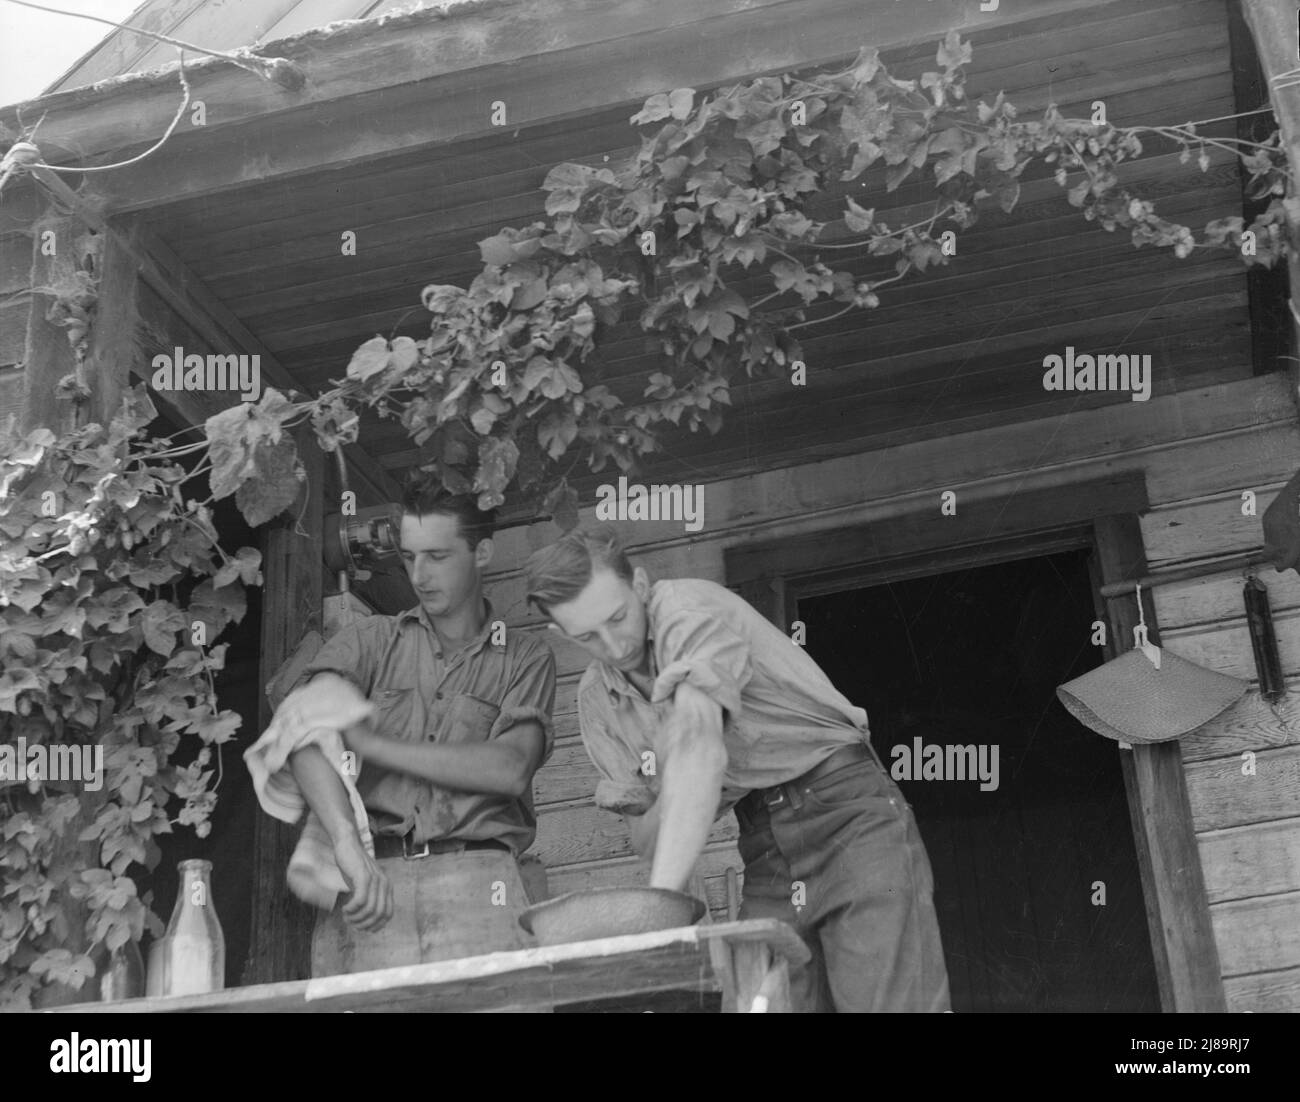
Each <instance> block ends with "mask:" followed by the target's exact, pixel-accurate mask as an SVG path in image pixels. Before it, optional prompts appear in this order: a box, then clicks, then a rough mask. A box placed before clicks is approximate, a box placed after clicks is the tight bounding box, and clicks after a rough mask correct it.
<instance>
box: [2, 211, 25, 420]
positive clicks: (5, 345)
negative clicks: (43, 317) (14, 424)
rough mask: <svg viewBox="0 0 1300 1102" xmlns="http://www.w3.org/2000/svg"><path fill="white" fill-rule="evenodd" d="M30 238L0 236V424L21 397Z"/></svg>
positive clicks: (14, 409) (10, 235)
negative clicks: (21, 364)
mask: <svg viewBox="0 0 1300 1102" xmlns="http://www.w3.org/2000/svg"><path fill="white" fill-rule="evenodd" d="M31 270H32V238H31V235H30V234H21V233H8V234H5V235H4V236H2V237H0V425H2V424H4V422H5V420H6V419H7V418H8V416H9V414H11V413H17V412H18V410H19V407H20V406H21V405H22V400H23V376H22V368H21V367H20V366H19V364H20V363H21V361H22V358H23V347H24V345H25V343H26V341H27V316H28V314H29V313H30V310H31V296H30V295H29V294H27V291H28V289H29V288H30V286H31Z"/></svg>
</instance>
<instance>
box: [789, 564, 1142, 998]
mask: <svg viewBox="0 0 1300 1102" xmlns="http://www.w3.org/2000/svg"><path fill="white" fill-rule="evenodd" d="M1088 554H1089V552H1088V551H1086V550H1079V551H1067V552H1062V553H1056V554H1052V555H1045V556H1041V557H1038V558H1030V559H1021V560H1018V561H1015V562H1006V563H1001V564H998V565H992V566H984V567H978V568H974V569H962V570H959V571H955V572H952V573H948V574H934V575H930V576H926V577H921V578H914V579H912V580H908V581H901V582H890V583H886V584H883V585H872V586H871V587H869V588H863V589H853V590H849V591H846V592H836V593H833V594H826V595H821V596H816V597H804V598H802V599H800V600H799V602H798V613H797V616H798V619H800V620H802V621H803V622H804V623H805V625H806V627H807V648H808V653H809V654H810V655H811V656H812V657H813V658H814V659H816V661H817V662H818V663H819V664H820V665H821V666H822V668H823V669H824V670H825V671H826V672H827V674H828V675H829V676H830V677H831V679H832V680H833V681H834V682H835V684H836V686H837V687H838V688H839V689H840V690H841V691H842V692H843V693H845V695H846V696H848V697H849V699H850V700H852V701H853V702H854V703H855V704H858V705H860V706H862V707H863V708H865V709H866V711H867V718H868V722H869V724H870V728H871V733H872V742H873V744H874V746H875V748H876V750H877V752H878V753H879V754H880V755H881V758H882V760H883V761H884V763H885V765H886V767H888V768H890V769H891V770H893V771H895V776H896V780H897V781H898V784H899V787H900V788H901V789H902V790H903V793H904V794H905V795H906V797H907V799H908V801H909V802H910V803H911V804H912V807H913V809H914V811H915V813H916V817H917V821H918V822H919V824H920V827H921V833H922V835H923V837H924V839H925V844H926V848H927V850H928V851H929V854H930V862H931V865H932V866H933V869H934V879H935V905H936V908H937V910H938V914H939V924H940V928H941V930H942V933H943V941H944V955H945V957H946V960H947V965H948V973H949V978H950V982H951V988H952V1006H953V1009H954V1010H955V1011H958V1012H962V1011H967V1012H970V1011H983V1012H988V1011H1151V1012H1157V1011H1158V1010H1159V1008H1160V1007H1159V995H1158V992H1157V987H1156V976H1155V967H1154V963H1153V961H1152V956H1151V944H1150V938H1149V934H1148V930H1147V921H1146V913H1145V909H1144V904H1143V898H1142V886H1141V882H1140V880H1139V875H1138V867H1137V858H1136V855H1135V852H1134V846H1133V835H1132V828H1131V826H1130V820H1129V810H1128V805H1127V800H1126V797H1125V792H1124V781H1123V776H1122V774H1121V771H1120V761H1119V754H1120V753H1121V751H1120V750H1119V748H1118V746H1117V744H1116V743H1114V742H1110V741H1108V740H1106V739H1103V738H1101V737H1100V736H1098V735H1096V734H1094V733H1093V732H1091V731H1089V730H1087V729H1086V728H1085V727H1083V726H1082V725H1081V724H1079V723H1078V722H1077V721H1076V720H1075V719H1074V718H1073V717H1072V716H1070V715H1069V713H1068V712H1066V710H1065V709H1064V708H1063V707H1062V706H1061V704H1060V702H1059V701H1058V700H1057V698H1056V692H1055V690H1056V687H1057V686H1058V685H1060V684H1062V683H1063V682H1065V681H1068V680H1070V679H1071V678H1073V677H1076V676H1078V675H1080V674H1082V673H1085V672H1086V671H1087V670H1089V669H1092V668H1093V667H1095V666H1097V665H1099V664H1100V662H1101V661H1102V660H1103V656H1102V654H1101V648H1100V647H1097V646H1093V645H1092V643H1091V634H1092V632H1091V624H1092V622H1093V620H1094V619H1095V616H1096V613H1095V611H1094V605H1093V598H1092V591H1091V585H1090V579H1089V573H1088ZM917 738H919V739H921V745H922V748H924V747H925V746H928V745H930V744H938V745H942V746H946V745H949V744H951V745H972V744H974V745H976V746H985V747H988V748H990V749H989V751H988V753H987V756H986V758H985V763H986V764H988V765H991V764H992V751H991V748H992V747H994V746H996V747H997V748H998V758H997V767H998V768H997V787H996V788H991V789H990V790H987V791H982V790H981V783H980V781H979V780H978V779H971V780H953V779H943V780H940V779H931V780H925V779H902V778H901V777H900V776H898V774H899V773H900V772H901V770H902V767H903V764H904V760H905V759H904V758H903V756H902V755H901V753H900V754H898V755H895V754H894V753H892V751H893V749H894V748H895V747H904V748H906V749H907V750H908V751H909V753H911V752H912V751H914V750H915V748H916V744H915V741H914V740H916V739H917ZM1097 882H1101V883H1102V884H1104V886H1105V887H1104V891H1105V903H1104V905H1099V904H1098V903H1096V902H1094V898H1095V897H1097V896H1098V889H1097V888H1096V887H1095V885H1096V884H1097Z"/></svg>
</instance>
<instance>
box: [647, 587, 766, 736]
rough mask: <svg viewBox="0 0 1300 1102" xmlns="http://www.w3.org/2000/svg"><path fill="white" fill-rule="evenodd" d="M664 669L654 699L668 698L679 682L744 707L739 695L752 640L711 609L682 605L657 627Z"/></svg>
mask: <svg viewBox="0 0 1300 1102" xmlns="http://www.w3.org/2000/svg"><path fill="white" fill-rule="evenodd" d="M655 649H656V652H657V655H656V656H657V658H658V659H659V666H660V672H659V676H658V677H657V678H655V683H654V689H653V692H652V695H651V699H652V700H655V701H660V700H666V699H668V698H669V697H671V696H672V695H673V693H674V692H675V691H676V689H677V686H678V685H681V684H687V685H692V686H694V687H695V688H696V689H698V690H699V691H700V692H702V693H704V694H705V695H706V696H707V697H709V699H711V700H713V701H715V702H716V703H717V704H718V705H719V707H721V708H722V711H723V717H724V719H725V718H726V716H727V715H737V714H738V713H739V712H740V694H741V690H743V689H744V687H745V685H746V684H748V682H749V680H750V678H752V677H753V676H754V668H753V665H752V663H751V662H750V653H749V643H748V642H747V641H746V640H745V639H743V638H741V636H739V635H737V634H736V633H735V632H734V631H732V630H731V628H729V627H728V626H727V625H726V624H724V623H723V622H722V621H720V620H719V619H717V618H716V617H714V616H711V615H709V614H708V613H707V612H702V611H699V610H697V609H678V610H676V611H674V612H672V613H671V614H669V615H668V616H665V617H664V618H663V620H662V621H661V622H660V623H658V624H657V625H656V627H655Z"/></svg>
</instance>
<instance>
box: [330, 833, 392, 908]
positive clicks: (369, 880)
mask: <svg viewBox="0 0 1300 1102" xmlns="http://www.w3.org/2000/svg"><path fill="white" fill-rule="evenodd" d="M334 859H335V860H336V861H337V862H338V866H339V871H340V872H341V873H342V874H343V879H344V880H346V881H347V884H348V887H349V888H350V889H351V894H350V895H349V896H348V898H347V902H346V903H344V904H343V912H342V913H343V917H344V919H346V920H347V922H348V923H349V924H350V925H352V926H356V927H357V928H358V929H361V930H367V931H370V932H374V931H375V930H382V929H383V928H384V926H385V925H387V923H388V920H389V919H390V918H392V917H393V885H392V884H391V883H390V882H389V879H388V877H387V876H385V875H384V873H383V870H382V869H380V867H379V865H378V863H377V862H376V861H375V859H374V858H373V857H371V856H370V854H368V853H367V852H366V848H365V846H363V845H362V844H361V839H360V838H358V837H356V836H355V834H354V835H353V837H352V838H350V839H343V840H340V841H338V842H336V843H335V844H334Z"/></svg>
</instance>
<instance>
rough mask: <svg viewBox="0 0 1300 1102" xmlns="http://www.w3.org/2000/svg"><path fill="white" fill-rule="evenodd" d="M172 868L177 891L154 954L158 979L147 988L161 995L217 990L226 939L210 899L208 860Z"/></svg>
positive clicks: (223, 976) (220, 984)
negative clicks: (177, 879) (159, 973)
mask: <svg viewBox="0 0 1300 1102" xmlns="http://www.w3.org/2000/svg"><path fill="white" fill-rule="evenodd" d="M176 868H177V870H178V871H179V873H180V890H179V891H178V892H177V894H176V906H175V907H174V908H173V910H172V917H171V921H170V922H168V923H167V932H166V933H165V934H164V935H163V937H162V941H161V943H160V944H161V948H160V950H159V953H158V959H159V961H160V963H161V965H162V980H161V983H160V984H154V983H153V982H152V980H151V982H150V988H151V989H157V990H158V993H159V994H162V995H202V994H204V993H206V992H208V991H221V990H222V989H224V988H225V986H226V939H225V936H224V935H223V934H222V932H221V923H220V922H219V921H218V919H217V909H216V907H215V906H214V904H213V900H212V882H211V881H212V862H211V861H200V860H190V861H182V862H181V863H180V864H179V865H177V866H176ZM150 958H151V960H152V958H153V954H152V953H151V954H150Z"/></svg>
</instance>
